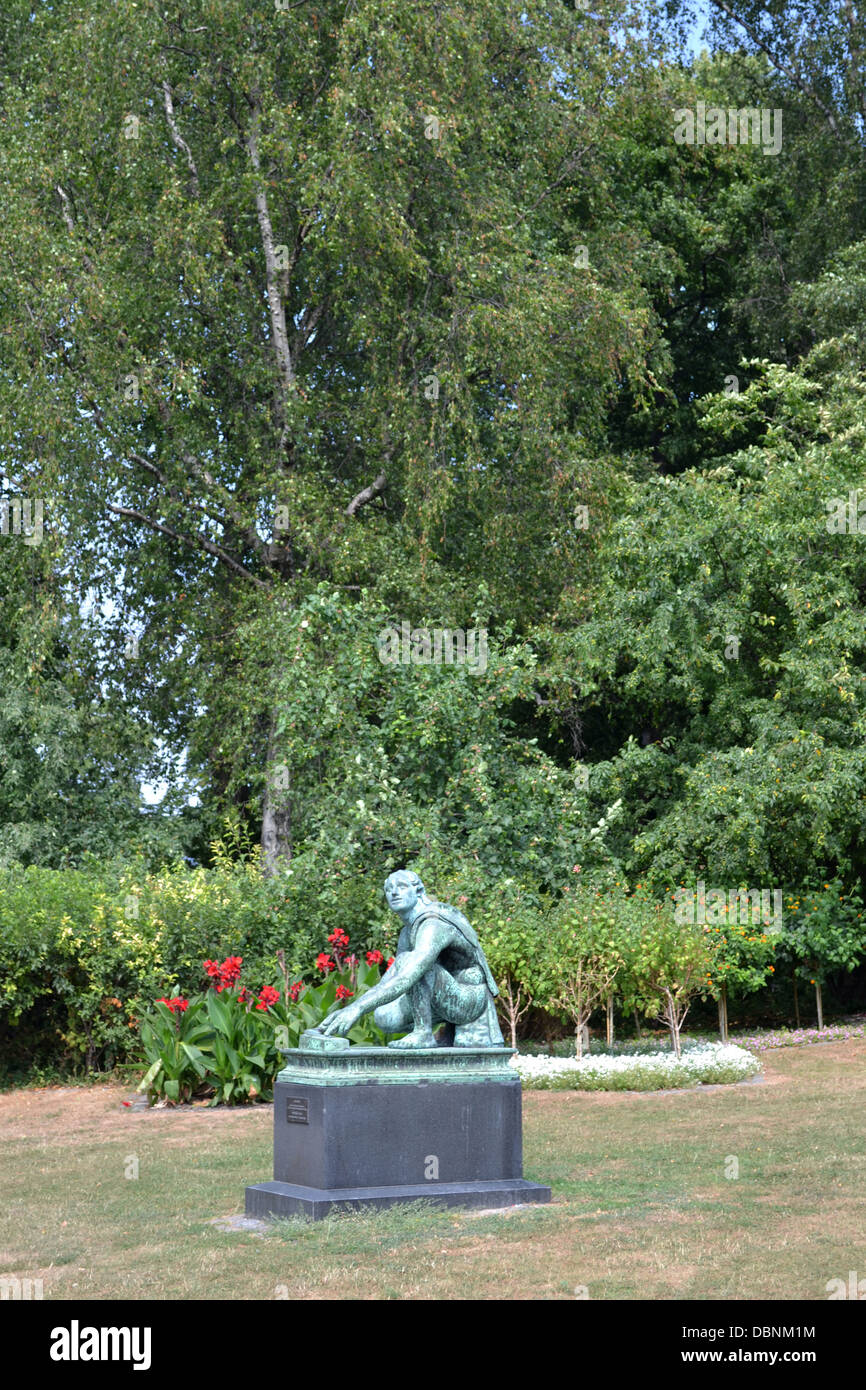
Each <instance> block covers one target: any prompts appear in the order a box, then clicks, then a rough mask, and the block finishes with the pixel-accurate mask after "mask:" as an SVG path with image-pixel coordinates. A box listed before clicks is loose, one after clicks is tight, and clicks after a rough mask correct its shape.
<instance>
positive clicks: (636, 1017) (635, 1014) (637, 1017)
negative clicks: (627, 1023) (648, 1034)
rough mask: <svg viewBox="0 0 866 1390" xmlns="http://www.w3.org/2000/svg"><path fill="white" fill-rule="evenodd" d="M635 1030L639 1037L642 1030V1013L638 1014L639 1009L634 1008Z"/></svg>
mask: <svg viewBox="0 0 866 1390" xmlns="http://www.w3.org/2000/svg"><path fill="white" fill-rule="evenodd" d="M634 1031H635V1032H636V1033H637V1036H638V1037H640V1036H641V1031H640V1015H639V1014H638V1011H637V1009H635V1010H634Z"/></svg>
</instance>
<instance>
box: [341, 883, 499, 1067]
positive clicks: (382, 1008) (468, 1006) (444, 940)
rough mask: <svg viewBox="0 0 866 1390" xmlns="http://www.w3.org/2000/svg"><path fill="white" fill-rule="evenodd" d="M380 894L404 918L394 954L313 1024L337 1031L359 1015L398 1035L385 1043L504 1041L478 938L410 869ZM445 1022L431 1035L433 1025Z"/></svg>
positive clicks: (452, 1044)
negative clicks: (365, 984) (379, 973)
mask: <svg viewBox="0 0 866 1390" xmlns="http://www.w3.org/2000/svg"><path fill="white" fill-rule="evenodd" d="M385 897H386V898H387V900H388V906H389V907H391V908H393V909H394V911H395V912H396V913H397V915H398V917H400V919H401V921H402V922H403V927H402V930H401V932H400V936H399V938H398V941H397V954H396V956H395V957H394V960H393V963H392V964H391V965H390V966H389V968H388V970H387V971H386V972H385V974H384V975H383V977H382V979H381V980H380V981H379V983H378V984H377V985H374V986H373V988H372V989H369V990H367V991H366V993H364V994H362V995H360V997H359V998H358V999H356V1000H354V1001H353V1002H352V1003H351V1004H347V1005H346V1006H345V1007H344V1008H341V1009H339V1010H337V1011H336V1012H335V1013H332V1014H330V1015H329V1016H328V1018H326V1019H325V1021H324V1023H322V1024H321V1026H320V1028H318V1029H317V1030H315V1031H316V1032H317V1033H318V1034H319V1035H320V1036H323V1037H344V1036H345V1035H346V1034H347V1033H348V1032H349V1029H350V1028H352V1027H354V1025H355V1024H356V1023H357V1022H358V1020H359V1019H360V1018H362V1017H363V1016H364V1014H368V1013H370V1012H371V1011H372V1012H373V1018H374V1020H375V1022H376V1024H377V1025H378V1027H379V1028H381V1029H382V1031H383V1032H384V1033H403V1032H405V1030H406V1029H409V1030H410V1031H409V1032H408V1033H406V1036H405V1037H403V1038H397V1039H396V1040H395V1041H394V1042H390V1043H389V1044H388V1046H389V1047H400V1048H415V1047H437V1046H450V1047H504V1045H505V1044H504V1042H503V1039H502V1032H501V1030H500V1027H499V1022H498V1020H497V1017H496V1005H495V1003H494V999H495V997H496V995H497V994H498V992H499V991H498V990H497V988H496V983H495V981H494V979H493V976H492V975H491V973H490V967H489V965H488V964H487V961H486V960H485V958H484V952H483V951H482V949H481V943H480V942H479V940H478V937H477V936H476V934H475V932H474V931H473V930H472V928H471V927H470V925H469V923H468V922H467V920H466V918H465V917H464V916H463V914H462V912H458V911H457V909H456V908H455V907H449V906H448V905H447V904H446V903H439V902H436V901H435V900H434V899H433V898H430V897H428V895H427V893H426V892H425V890H424V884H423V883H422V882H421V880H420V878H419V877H418V875H417V874H415V873H411V872H410V871H409V870H408V869H398V871H397V872H396V873H393V874H391V875H390V877H389V878H387V879H386V880H385ZM440 1024H444V1025H445V1028H444V1029H443V1030H442V1032H441V1033H440V1034H439V1036H438V1037H437V1036H436V1035H435V1034H434V1031H433V1030H434V1029H435V1028H437V1027H439V1025H440Z"/></svg>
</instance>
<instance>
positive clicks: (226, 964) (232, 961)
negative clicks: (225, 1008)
mask: <svg viewBox="0 0 866 1390" xmlns="http://www.w3.org/2000/svg"><path fill="white" fill-rule="evenodd" d="M242 963H243V956H226V958H225V960H224V961H223V963H222V965H221V966H220V984H221V985H222V986H223V988H224V989H229V988H230V987H231V986H232V985H233V984H236V983H237V980H238V978H239V976H240V973H241V965H242Z"/></svg>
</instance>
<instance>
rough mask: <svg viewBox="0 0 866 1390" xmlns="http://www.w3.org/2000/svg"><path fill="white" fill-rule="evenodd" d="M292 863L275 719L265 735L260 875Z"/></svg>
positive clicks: (289, 819)
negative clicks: (277, 752)
mask: <svg viewBox="0 0 866 1390" xmlns="http://www.w3.org/2000/svg"><path fill="white" fill-rule="evenodd" d="M291 859H292V806H291V799H290V792H289V769H288V767H287V766H286V764H285V763H279V762H277V761H276V715H273V716H272V717H271V727H270V732H269V734H268V753H267V768H266V771H265V795H264V801H263V804H262V873H263V874H264V876H265V878H273V877H274V875H275V874H276V873H277V872H278V871H279V870H280V869H281V868H285V866H286V865H287V864H290V863H291Z"/></svg>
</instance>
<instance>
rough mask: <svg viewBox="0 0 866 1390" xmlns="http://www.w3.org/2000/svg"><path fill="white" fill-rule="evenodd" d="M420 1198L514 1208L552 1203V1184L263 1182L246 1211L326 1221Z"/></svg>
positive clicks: (504, 1181)
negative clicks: (339, 1214)
mask: <svg viewBox="0 0 866 1390" xmlns="http://www.w3.org/2000/svg"><path fill="white" fill-rule="evenodd" d="M419 1201H427V1202H431V1203H433V1204H434V1205H436V1206H444V1207H513V1206H517V1205H518V1204H523V1203H524V1202H549V1201H550V1188H549V1187H543V1186H542V1184H541V1183H537V1182H528V1181H527V1180H526V1178H505V1179H499V1180H497V1181H491V1182H450V1183H449V1182H442V1183H435V1184H432V1183H420V1184H413V1185H406V1186H402V1187H334V1188H322V1187H299V1186H297V1184H295V1183H290V1182H259V1183H255V1184H254V1185H253V1186H251V1187H248V1188H247V1190H246V1214H247V1216H257V1217H259V1218H268V1217H291V1216H306V1217H307V1218H308V1219H309V1220H311V1221H321V1220H322V1219H323V1218H324V1217H326V1216H328V1215H329V1214H330V1213H331V1212H333V1211H358V1210H360V1209H362V1208H364V1207H394V1206H399V1204H400V1203H401V1202H419Z"/></svg>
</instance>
